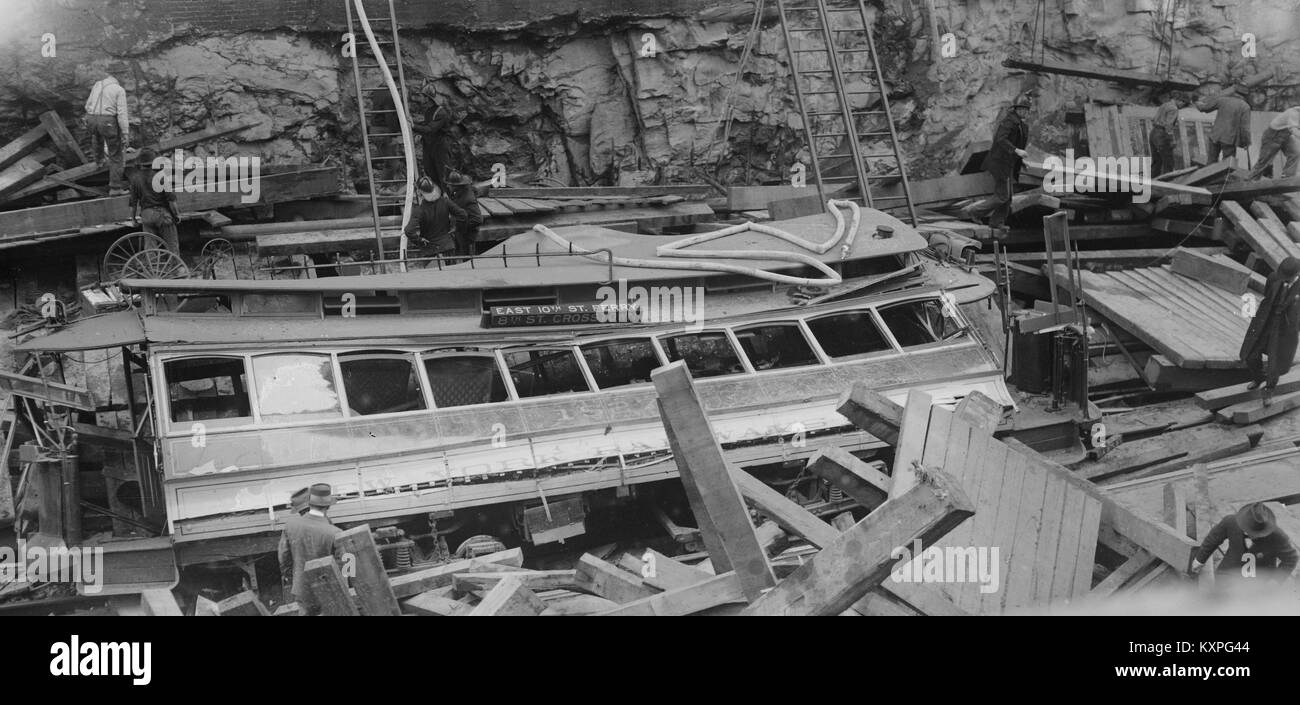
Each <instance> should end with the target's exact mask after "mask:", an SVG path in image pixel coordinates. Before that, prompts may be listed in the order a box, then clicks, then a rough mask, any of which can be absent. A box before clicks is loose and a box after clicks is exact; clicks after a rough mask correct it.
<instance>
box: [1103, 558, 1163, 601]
mask: <svg viewBox="0 0 1300 705" xmlns="http://www.w3.org/2000/svg"><path fill="white" fill-rule="evenodd" d="M1158 562H1159V559H1157V558H1156V557H1155V556H1153V555H1151V554H1150V553H1148V552H1146V551H1145V550H1143V549H1138V552H1137V553H1135V554H1133V555H1132V556H1130V557H1129V558H1128V560H1126V561H1124V562H1123V563H1121V564H1120V565H1119V567H1118V568H1116V569H1115V570H1112V571H1111V572H1110V575H1107V576H1106V577H1105V578H1104V579H1103V580H1102V581H1101V582H1099V583H1097V587H1094V588H1093V589H1092V590H1091V591H1089V593H1088V596H1089V597H1096V598H1102V597H1110V596H1111V595H1114V594H1115V591H1117V590H1119V589H1120V588H1121V587H1123V585H1124V584H1125V583H1127V582H1128V581H1129V580H1132V579H1133V576H1135V575H1137V574H1138V573H1141V572H1142V571H1143V570H1146V569H1147V568H1148V567H1150V566H1151V564H1152V563H1158Z"/></svg>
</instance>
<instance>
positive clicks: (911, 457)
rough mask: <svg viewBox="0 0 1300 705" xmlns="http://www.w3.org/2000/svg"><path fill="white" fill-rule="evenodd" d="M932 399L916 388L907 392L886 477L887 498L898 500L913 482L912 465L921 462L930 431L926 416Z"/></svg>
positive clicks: (915, 481)
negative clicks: (891, 463)
mask: <svg viewBox="0 0 1300 705" xmlns="http://www.w3.org/2000/svg"><path fill="white" fill-rule="evenodd" d="M933 407H934V399H933V398H931V397H930V395H929V394H926V393H925V392H922V391H921V390H919V389H912V390H910V391H908V393H907V406H905V407H903V422H902V423H901V424H900V425H899V427H898V444H897V445H895V446H894V466H893V468H891V471H890V474H889V477H890V484H889V496H890V497H901V496H902V495H903V494H905V493H906V492H907V491H908V490H910V489H912V487H913V486H914V485H916V483H917V478H918V476H919V475H918V473H917V468H916V465H918V464H920V462H921V452H922V451H923V450H924V449H925V438H926V436H927V435H928V434H929V431H930V413H931V410H932V409H933Z"/></svg>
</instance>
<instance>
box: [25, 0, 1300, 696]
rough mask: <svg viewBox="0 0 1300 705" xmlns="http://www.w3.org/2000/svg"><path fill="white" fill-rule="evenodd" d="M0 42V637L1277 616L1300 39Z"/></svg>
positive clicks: (452, 0) (1224, 662) (1284, 581)
mask: <svg viewBox="0 0 1300 705" xmlns="http://www.w3.org/2000/svg"><path fill="white" fill-rule="evenodd" d="M0 11H3V17H4V19H3V24H2V25H0V469H3V482H0V616H27V617H36V616H62V617H74V618H80V617H88V616H147V617H162V616H184V617H189V616H262V617H272V616H274V617H281V616H362V617H377V616H421V617H477V616H512V617H513V616H518V617H523V616H570V617H574V616H645V617H669V616H714V617H723V616H865V617H891V616H900V617H901V616H913V617H921V616H928V617H962V616H968V617H981V616H984V617H1001V616H1008V617H1016V616H1019V617H1024V618H1032V620H1027V619H1022V620H999V621H998V622H992V623H990V622H979V623H977V624H981V625H987V626H977V627H971V626H969V625H970V624H971V623H970V622H959V623H953V622H943V623H940V624H942V625H945V626H943V627H940V629H941V630H952V634H954V635H956V634H965V635H978V634H981V633H985V632H987V633H990V634H992V633H993V632H995V631H996V630H998V629H1001V628H1002V626H1003V625H1020V626H1021V627H1030V626H1032V627H1034V628H1036V629H1042V630H1044V632H1045V633H1048V634H1050V633H1051V631H1050V630H1053V629H1057V628H1067V629H1070V628H1077V629H1086V627H1084V626H1083V625H1084V624H1085V622H1084V620H1077V619H1076V620H1070V619H1068V618H1069V617H1101V616H1106V617H1121V618H1126V619H1131V621H1125V620H1118V621H1110V622H1108V623H1109V624H1113V625H1124V624H1126V623H1131V624H1137V623H1138V622H1139V620H1138V618H1144V617H1152V616H1160V617H1176V618H1199V617H1207V616H1210V617H1234V618H1245V617H1266V618H1267V617H1279V616H1296V615H1300V587H1298V586H1297V583H1296V579H1295V573H1296V570H1297V563H1298V562H1300V548H1298V546H1300V544H1298V543H1297V542H1300V367H1296V368H1295V369H1293V363H1295V358H1296V351H1297V350H1296V349H1297V343H1298V342H1300V175H1298V174H1297V171H1298V169H1300V0H743V1H741V0H737V1H730V0H0ZM1261 621H1262V620H1261ZM11 623H13V624H26V625H29V627H30V628H33V629H34V628H37V627H39V628H40V629H42V630H44V631H48V630H49V629H54V630H55V631H52V632H49V633H50V634H55V633H57V634H62V635H63V636H62V637H59V638H58V639H56V640H55V641H53V642H51V641H50V639H48V638H47V639H44V640H43V641H42V640H39V639H37V640H35V641H32V643H31V644H30V645H29V646H30V648H27V647H23V648H26V649H27V650H28V651H32V652H33V653H35V652H39V653H36V654H35V656H34V658H38V661H39V664H40V668H42V669H44V668H45V666H46V664H48V672H49V674H50V678H52V679H53V680H51V681H47V682H49V683H52V684H54V685H57V684H58V683H59V682H62V681H60V680H59V679H60V678H63V677H67V678H69V679H71V678H73V677H78V676H108V677H109V678H116V680H118V681H121V682H124V683H130V682H132V681H133V682H134V683H135V685H143V686H146V687H147V686H148V685H149V682H150V680H151V678H152V676H151V675H150V674H149V673H148V671H149V666H148V664H149V662H150V656H149V654H150V651H149V650H148V648H149V644H148V643H143V645H141V644H138V643H136V642H137V641H139V640H138V639H136V640H134V641H132V640H128V639H127V638H126V637H121V639H123V641H121V642H120V643H118V642H117V639H115V638H113V637H112V636H111V635H112V630H113V629H114V626H113V625H115V624H123V623H122V622H115V621H111V620H95V621H93V622H89V623H90V624H94V625H96V629H98V630H102V632H103V634H105V635H109V636H106V637H104V638H100V636H96V635H94V634H89V633H81V632H78V631H77V625H82V624H87V623H88V622H86V621H84V620H80V619H72V620H40V621H37V622H35V624H33V623H32V622H30V621H28V622H11ZM751 623H752V622H751ZM1162 623H1163V624H1166V625H1168V624H1170V622H1168V621H1165V622H1162ZM1197 623H1200V624H1207V623H1208V622H1206V621H1204V620H1202V621H1200V622H1198V621H1197V620H1196V619H1181V620H1180V621H1179V622H1178V624H1180V625H1184V626H1191V625H1195V624H1197ZM1218 623H1219V624H1239V623H1240V622H1238V621H1236V620H1234V621H1232V622H1226V621H1221V622H1218ZM0 624H3V623H0ZM125 624H130V625H144V626H142V627H141V626H133V627H132V628H133V629H137V630H140V629H142V630H144V631H143V632H141V633H144V634H146V635H147V634H148V633H149V631H150V630H152V629H157V630H158V631H157V636H158V640H155V641H153V643H152V658H153V659H154V661H155V662H158V663H160V661H159V659H162V658H164V657H165V656H166V654H167V653H168V652H169V651H172V650H173V646H170V645H169V644H173V643H176V642H175V641H174V640H175V635H176V634H178V633H181V632H185V631H190V632H191V633H192V634H201V633H204V632H205V631H206V630H209V629H218V628H219V627H218V626H217V625H221V624H223V623H220V622H218V623H212V622H206V623H200V625H199V627H198V628H197V629H195V628H193V627H191V628H189V629H184V628H181V629H178V628H177V625H176V623H175V622H174V621H170V620H143V621H134V622H128V623H125ZM224 624H227V625H228V624H229V623H224ZM237 624H240V625H241V626H238V627H235V628H233V631H237V632H238V633H241V634H243V635H244V636H243V638H245V639H247V638H248V637H249V636H250V635H251V636H252V637H253V638H255V639H256V638H260V637H261V636H262V635H266V636H274V635H281V636H283V635H284V634H286V633H288V632H290V631H292V630H293V627H292V626H290V625H292V624H294V623H288V624H286V623H284V622H280V623H275V622H272V623H269V624H268V623H262V626H260V627H259V626H258V623H252V626H249V623H237ZM299 624H301V623H299ZM309 624H310V623H309ZM329 624H331V627H330V629H329V631H328V633H331V634H333V635H334V636H333V637H332V642H333V643H336V644H339V643H341V644H344V645H346V649H347V650H348V652H350V653H352V654H353V655H354V656H356V657H361V655H362V654H363V653H364V652H363V651H360V650H358V651H352V650H353V649H361V644H362V643H363V639H365V638H366V637H363V636H361V635H362V634H368V633H373V632H372V631H371V630H373V629H375V628H376V627H371V626H368V624H372V623H354V624H356V625H360V626H358V627H357V628H356V630H355V634H356V635H357V636H355V637H353V636H342V635H344V634H352V633H354V632H353V629H352V628H351V627H346V626H339V625H340V624H343V623H339V622H332V623H329ZM421 624H423V625H424V626H423V627H421V626H420V625H421ZM448 624H451V625H455V624H457V623H456V622H452V623H448V622H446V621H443V622H434V623H421V622H419V621H408V622H404V623H399V628H396V631H399V632H401V631H410V632H412V633H414V634H416V635H417V637H416V638H419V639H421V640H427V639H428V638H429V637H428V636H427V635H429V634H433V633H438V632H443V631H445V630H449V629H458V628H457V627H455V626H447V625H448ZM578 624H588V625H589V624H591V623H590V622H586V623H578ZM597 624H600V623H597ZM660 624H669V623H660ZM671 624H680V623H671ZM694 624H702V623H694ZM703 624H708V623H703ZM712 624H714V625H716V624H717V623H712ZM767 624H769V625H771V624H774V623H770V622H769V623H767ZM836 624H839V625H840V629H839V630H837V631H847V632H849V633H852V632H855V631H858V630H856V629H854V628H853V625H855V624H856V625H858V627H859V629H861V628H862V625H863V623H861V622H854V623H842V622H841V623H836ZM919 624H920V623H919V622H916V621H914V620H913V621H898V620H893V621H890V622H883V623H882V622H876V623H874V624H873V623H867V626H866V628H865V630H863V633H867V634H870V633H873V632H875V633H877V634H878V635H880V637H879V638H881V639H883V638H884V636H883V635H885V634H887V633H893V632H895V631H899V632H905V631H909V630H912V631H915V630H918V629H919V627H918V626H917V625H919ZM99 625H108V626H99ZM205 625H207V626H205ZM401 625H405V626H406V627H407V629H401V628H400V626H401ZM881 625H883V626H881ZM959 625H960V626H959ZM1057 625H1059V627H1058V626H1057ZM220 628H221V629H222V630H223V631H224V630H226V629H227V628H225V627H220ZM597 628H599V627H597ZM663 628H664V627H657V629H663ZM1116 628H1118V629H1121V630H1122V627H1119V626H1117V627H1116ZM1275 628H1276V627H1275ZM385 629H387V627H385ZM459 629H461V630H465V631H474V630H473V629H471V628H466V627H460V628H459ZM637 629H638V630H639V629H640V628H637ZM681 629H686V630H688V632H689V631H691V629H690V627H685V626H683V627H681ZM696 629H701V630H704V631H712V630H716V629H717V627H716V626H714V627H712V628H710V627H708V626H704V627H696ZM759 629H760V630H761V632H762V633H765V634H767V637H766V643H767V644H769V646H770V648H790V649H793V648H795V647H794V643H793V642H784V641H783V638H782V637H780V636H779V634H778V633H776V632H767V629H770V627H767V628H763V627H760V628H759ZM796 629H803V627H797V628H796ZM928 629H931V630H933V629H935V628H934V627H929V628H928ZM338 630H344V631H338ZM617 630H618V628H617V627H614V628H612V630H611V632H612V633H617ZM44 631H43V632H42V633H44ZM582 631H583V630H582V629H577V628H575V626H574V623H568V624H566V623H562V622H561V623H556V622H555V621H550V622H547V621H542V622H526V623H514V624H513V626H511V627H508V628H506V629H503V630H500V631H499V633H500V634H502V635H506V634H508V635H510V636H509V637H505V636H503V637H502V639H507V640H508V641H509V642H518V641H520V640H523V641H524V642H537V641H538V640H541V639H545V640H548V641H549V640H552V639H558V638H559V635H560V634H566V635H571V636H568V637H565V638H564V640H567V639H569V638H574V639H577V638H579V637H577V636H576V635H579V634H581V633H582ZM314 633H316V632H315V630H314V628H312V630H311V631H309V632H304V634H314ZM320 633H321V634H325V633H327V632H325V631H322V632H320ZM448 633H450V632H448ZM756 633H758V632H756ZM419 634H424V635H426V636H424V637H419V636H418V635H419ZM164 635H172V636H164ZM1106 637H1107V638H1109V639H1111V641H1112V642H1113V644H1112V645H1111V646H1108V647H1106V648H1107V649H1109V651H1105V652H1104V653H1103V656H1102V658H1103V660H1105V663H1104V664H1103V665H1104V668H1101V669H1099V670H1097V673H1098V674H1099V677H1110V678H1113V679H1117V682H1136V681H1141V680H1144V679H1145V680H1160V679H1163V680H1164V681H1166V682H1173V681H1178V680H1182V681H1187V682H1189V683H1190V682H1199V681H1207V680H1221V681H1229V680H1232V679H1237V682H1241V680H1240V679H1246V682H1250V679H1251V678H1252V673H1251V670H1252V666H1251V665H1248V664H1251V663H1256V659H1265V658H1269V654H1263V653H1260V651H1261V649H1262V648H1263V647H1262V646H1261V645H1260V644H1259V643H1256V644H1255V649H1254V653H1253V654H1252V649H1251V643H1250V640H1249V639H1247V638H1244V637H1243V638H1235V637H1234V636H1233V633H1232V632H1228V631H1223V630H1208V631H1187V632H1186V633H1185V634H1181V635H1173V634H1172V633H1171V635H1168V636H1166V635H1165V634H1164V633H1163V632H1160V631H1156V630H1147V631H1142V632H1136V631H1135V632H1133V633H1126V632H1122V631H1117V632H1115V633H1113V634H1109V635H1106ZM305 638H308V637H305ZM950 638H951V639H958V637H956V636H953V637H950ZM968 638H975V637H973V636H971V637H967V636H962V637H960V640H958V641H950V642H948V643H945V644H943V646H942V647H936V646H932V647H931V648H943V649H948V648H949V647H950V646H951V647H957V646H958V645H961V644H966V639H968ZM133 639H134V637H133ZM448 639H450V637H448ZM340 640H342V641H341V642H340ZM128 641H130V644H128ZM145 641H146V642H147V641H148V639H145ZM971 643H972V644H973V643H974V642H971ZM1108 643H1109V642H1108ZM14 644H15V645H12V646H10V647H3V648H4V649H10V648H13V649H17V648H19V647H18V646H17V645H16V644H17V642H14ZM499 646H504V643H503V644H500V645H499ZM537 646H538V644H537V643H534V644H533V646H531V647H529V648H530V649H536V648H537ZM1121 646H1122V648H1121ZM47 647H48V651H47V650H46V649H47ZM137 647H140V648H137ZM370 647H371V648H373V649H374V651H373V652H372V653H371V654H369V655H367V656H365V657H366V658H374V659H380V658H383V657H382V656H380V651H381V650H382V647H380V646H379V644H378V643H373V644H370ZM1112 647H1113V648H1112ZM836 648H837V649H838V648H839V647H836ZM960 648H963V649H968V648H969V644H968V645H966V646H962V647H960ZM976 650H977V651H978V650H979V649H976ZM541 651H546V649H541ZM173 653H174V652H173ZM448 655H449V656H450V654H448ZM515 655H517V656H519V657H520V658H523V655H522V654H515ZM1275 655H1280V654H1275ZM932 656H934V654H932ZM498 657H499V658H504V657H506V654H505V653H504V652H502V653H499V654H498ZM976 657H977V658H988V659H990V663H994V662H996V655H981V654H976ZM1031 657H1032V656H1031ZM510 658H513V656H511V657H510ZM661 658H662V656H661ZM506 662H507V663H508V659H507V661H506ZM377 663H378V662H377ZM464 663H465V662H463V661H461V666H459V667H463V666H464ZM191 665H193V664H191ZM459 667H458V668H459ZM638 668H640V667H639V666H638ZM652 668H653V667H652ZM1148 669H1149V670H1148ZM689 671H690V669H687V671H686V672H689ZM177 672H178V671H177ZM174 673H175V672H174ZM1170 679H1172V680H1170Z"/></svg>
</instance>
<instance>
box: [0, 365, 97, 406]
mask: <svg viewBox="0 0 1300 705" xmlns="http://www.w3.org/2000/svg"><path fill="white" fill-rule="evenodd" d="M0 389H3V390H4V391H6V392H8V393H10V394H13V395H16V396H20V397H26V398H28V399H34V400H36V401H39V402H42V403H47V404H54V405H56V406H66V407H69V408H72V409H77V410H78V411H94V410H95V400H94V399H92V398H91V396H90V391H89V390H86V389H82V388H80V387H74V386H72V385H68V384H61V383H59V382H47V381H45V380H42V379H38V378H36V377H28V376H26V375H20V374H14V373H12V372H5V371H3V370H0Z"/></svg>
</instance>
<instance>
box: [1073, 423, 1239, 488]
mask: <svg viewBox="0 0 1300 705" xmlns="http://www.w3.org/2000/svg"><path fill="white" fill-rule="evenodd" d="M1238 439H1241V440H1244V439H1245V434H1242V432H1241V430H1240V429H1236V428H1229V427H1222V426H1218V425H1217V424H1209V425H1200V426H1194V427H1192V428H1186V429H1181V430H1178V431H1171V432H1169V433H1165V434H1162V435H1160V436H1155V437H1153V438H1148V439H1142V440H1138V441H1133V442H1129V443H1124V444H1123V445H1121V446H1119V447H1118V448H1116V449H1115V450H1113V451H1111V452H1109V453H1107V454H1106V455H1105V456H1104V457H1102V458H1101V459H1100V460H1097V461H1091V462H1090V461H1085V462H1082V463H1078V464H1076V465H1075V466H1072V467H1076V468H1077V472H1076V474H1077V475H1078V476H1079V477H1081V478H1084V479H1086V480H1092V481H1094V482H1097V481H1099V480H1103V479H1109V478H1113V477H1115V476H1118V475H1125V474H1128V473H1134V472H1137V471H1139V470H1144V469H1146V468H1150V467H1153V466H1157V465H1164V464H1166V463H1172V462H1175V461H1178V460H1180V459H1187V460H1186V461H1185V463H1184V466H1187V465H1191V464H1193V463H1195V462H1200V461H1198V460H1193V459H1192V458H1197V457H1201V456H1202V455H1205V454H1213V453H1214V452H1215V451H1216V450H1217V449H1219V448H1223V447H1227V446H1231V445H1233V442H1234V441H1236V440H1238Z"/></svg>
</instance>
